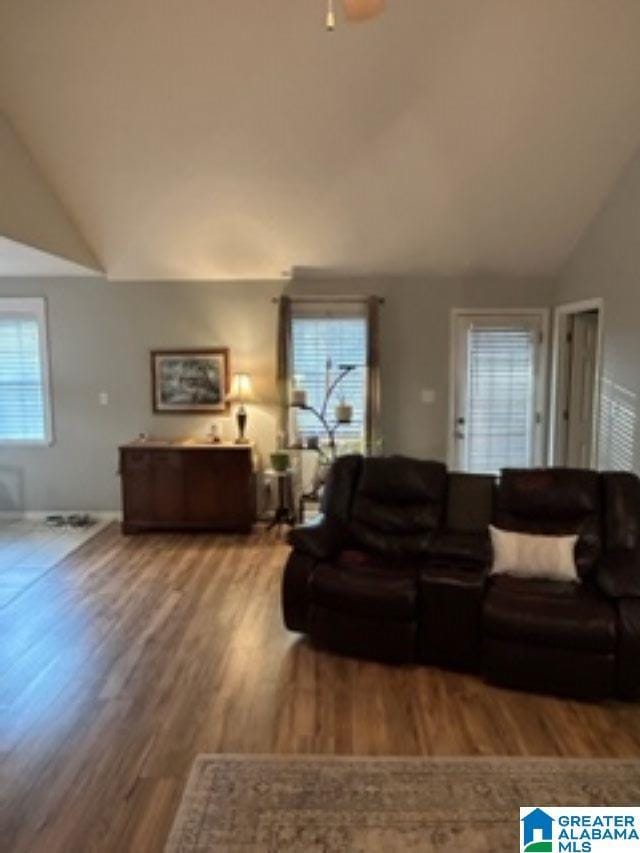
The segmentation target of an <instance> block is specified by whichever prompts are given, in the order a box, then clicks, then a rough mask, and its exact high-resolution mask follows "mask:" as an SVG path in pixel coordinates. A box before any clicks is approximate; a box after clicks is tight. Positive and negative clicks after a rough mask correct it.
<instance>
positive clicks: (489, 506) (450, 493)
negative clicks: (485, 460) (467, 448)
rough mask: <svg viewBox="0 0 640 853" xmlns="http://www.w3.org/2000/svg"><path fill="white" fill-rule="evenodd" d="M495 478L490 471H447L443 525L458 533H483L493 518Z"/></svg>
mask: <svg viewBox="0 0 640 853" xmlns="http://www.w3.org/2000/svg"><path fill="white" fill-rule="evenodd" d="M495 491H496V478H495V477H493V476H492V475H491V474H462V473H459V472H455V473H450V474H449V475H448V477H447V504H446V511H445V527H446V528H447V530H456V531H459V532H461V533H487V530H488V529H489V525H490V524H491V523H492V521H493V512H494V500H495Z"/></svg>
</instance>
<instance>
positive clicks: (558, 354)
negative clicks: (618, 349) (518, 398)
mask: <svg viewBox="0 0 640 853" xmlns="http://www.w3.org/2000/svg"><path fill="white" fill-rule="evenodd" d="M602 312H603V306H602V300H601V299H593V300H589V301H588V302H577V303H571V304H568V305H560V306H558V308H556V311H555V334H554V352H553V367H554V376H553V384H552V419H551V427H552V434H551V440H550V447H551V460H550V461H551V462H552V464H554V465H561V466H565V467H569V468H595V467H596V463H597V458H598V417H599V402H600V394H599V386H600V362H601V350H602Z"/></svg>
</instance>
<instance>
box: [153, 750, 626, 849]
mask: <svg viewBox="0 0 640 853" xmlns="http://www.w3.org/2000/svg"><path fill="white" fill-rule="evenodd" d="M639 803H640V762H638V761H633V762H632V761H610V760H580V759H544V758H539V759H535V758H534V759H520V758H497V759H493V758H490V759H484V758H468V759H467V758H460V759H456V758H452V759H429V758H416V759H412V758H410V759H405V758H383V759H379V758H332V757H322V756H301V757H295V756H292V757H283V756H278V757H276V756H260V755H245V756H224V755H200V756H198V758H197V759H196V761H195V764H194V766H193V768H192V770H191V775H190V777H189V781H188V784H187V788H186V790H185V793H184V797H183V800H182V803H181V805H180V808H179V810H178V814H177V817H176V820H175V823H174V827H173V830H172V832H171V836H170V838H169V841H168V844H167V847H166V850H167V853H203V851H209V850H213V851H225V853H240V851H242V853H258V851H260V853H262V851H264V853H267V851H268V852H269V853H271V851H273V853H276V851H278V853H347V851H348V853H400V851H419V853H423V851H424V853H432V851H438V853H443V851H447V853H469V851H478V853H480V851H481V853H489V851H490V853H502V851H505V852H506V851H509V853H513V851H516V850H517V849H518V843H519V838H518V833H519V813H518V809H519V807H520V806H521V805H523V806H529V805H540V806H545V805H547V806H553V805H583V806H588V805H620V806H622V805H638V804H639Z"/></svg>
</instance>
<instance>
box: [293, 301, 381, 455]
mask: <svg viewBox="0 0 640 853" xmlns="http://www.w3.org/2000/svg"><path fill="white" fill-rule="evenodd" d="M350 319H358V320H362V321H363V323H364V336H365V342H364V351H363V362H362V365H360V366H361V367H362V368H363V371H364V375H363V412H362V414H363V418H362V435H361V437H360V438H358V439H357V438H355V437H352V436H344V435H340V433H338V435H336V443H337V445H338V447H339V446H340V444H341V442H343V443H345V444H348V443H350V442H359V443H360V444H361V446H362V451H361V452H362V453H365V452H366V448H367V447H368V445H369V441H370V436H369V424H370V414H369V407H370V405H371V401H370V399H369V384H370V383H369V378H368V371H369V369H370V367H369V363H368V362H369V346H370V335H371V328H370V319H369V314H368V311H367V304H366V301H365V300H364V299H360V298H353V299H351V298H349V299H346V298H340V297H338V298H335V299H334V298H327V297H318V298H313V297H307V298H302V299H296V298H295V297H293V298H292V308H291V314H290V317H289V330H288V335H289V341H290V343H289V359H288V362H289V363H288V383H287V385H288V388H287V397H288V399H289V400H290V399H291V392H292V390H293V388H294V386H295V382H296V374H295V369H294V368H295V347H294V334H293V328H294V324H295V322H296V320H312V321H315V320H350ZM336 402H337V401H336ZM298 417H299V413H298V412H297V411H296V410H295V407H291V406H290V407H289V422H288V428H289V434H290V435H291V434H294V433H298V432H299V427H298V425H297V418H298ZM318 434H319V435H320V441H321V444H323V439H324V438H325V436H324V435H322V434H321V428H320V425H318ZM304 443H305V446H306V439H304Z"/></svg>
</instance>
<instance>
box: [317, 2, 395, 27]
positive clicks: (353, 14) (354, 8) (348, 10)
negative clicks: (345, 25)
mask: <svg viewBox="0 0 640 853" xmlns="http://www.w3.org/2000/svg"><path fill="white" fill-rule="evenodd" d="M342 5H343V7H344V14H345V17H346V19H347V21H350V22H351V23H357V22H359V21H368V20H369V19H370V18H376V17H377V16H378V15H380V14H382V12H383V11H384V5H385V0H342ZM335 7H336V0H327V30H328V31H329V32H330V33H332V32H333V31H334V30H335V28H336V8H335Z"/></svg>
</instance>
